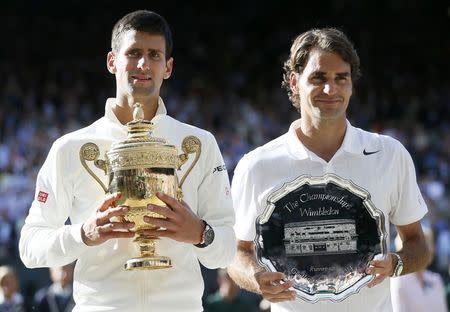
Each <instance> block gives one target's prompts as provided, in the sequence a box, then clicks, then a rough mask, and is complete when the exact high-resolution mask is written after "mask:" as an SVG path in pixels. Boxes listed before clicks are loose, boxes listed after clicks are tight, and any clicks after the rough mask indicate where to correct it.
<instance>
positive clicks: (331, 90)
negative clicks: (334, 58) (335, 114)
mask: <svg viewBox="0 0 450 312" xmlns="http://www.w3.org/2000/svg"><path fill="white" fill-rule="evenodd" d="M323 92H324V93H325V94H328V95H332V94H335V93H336V84H335V83H334V82H327V83H325V85H324V87H323Z"/></svg>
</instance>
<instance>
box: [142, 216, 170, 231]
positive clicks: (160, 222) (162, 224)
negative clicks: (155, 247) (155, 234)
mask: <svg viewBox="0 0 450 312" xmlns="http://www.w3.org/2000/svg"><path fill="white" fill-rule="evenodd" d="M144 221H145V222H147V223H150V224H152V225H154V226H156V227H159V228H165V229H168V230H171V231H174V230H175V226H174V224H173V223H172V222H170V221H168V220H167V219H161V218H152V217H149V216H144Z"/></svg>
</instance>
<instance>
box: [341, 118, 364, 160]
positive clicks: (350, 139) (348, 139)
mask: <svg viewBox="0 0 450 312" xmlns="http://www.w3.org/2000/svg"><path fill="white" fill-rule="evenodd" d="M341 149H342V150H344V151H345V152H347V153H351V154H361V151H362V142H361V140H360V137H359V135H358V131H357V130H356V128H355V127H353V126H352V125H351V124H350V122H349V121H348V120H347V130H346V131H345V136H344V141H343V142H342V145H341Z"/></svg>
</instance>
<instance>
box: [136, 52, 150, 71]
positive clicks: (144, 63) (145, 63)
mask: <svg viewBox="0 0 450 312" xmlns="http://www.w3.org/2000/svg"><path fill="white" fill-rule="evenodd" d="M149 67H150V60H149V58H148V57H147V56H146V55H144V56H142V57H141V58H140V59H139V61H138V68H140V69H149Z"/></svg>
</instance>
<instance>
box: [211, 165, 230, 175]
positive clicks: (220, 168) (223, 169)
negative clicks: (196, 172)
mask: <svg viewBox="0 0 450 312" xmlns="http://www.w3.org/2000/svg"><path fill="white" fill-rule="evenodd" d="M220 171H227V167H226V166H225V165H220V166H218V167H216V168H214V170H213V173H216V172H220Z"/></svg>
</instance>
